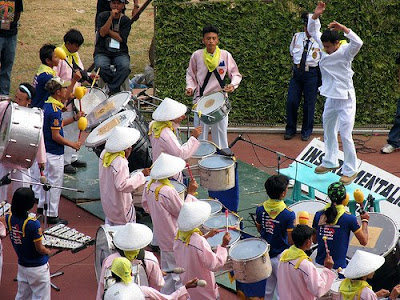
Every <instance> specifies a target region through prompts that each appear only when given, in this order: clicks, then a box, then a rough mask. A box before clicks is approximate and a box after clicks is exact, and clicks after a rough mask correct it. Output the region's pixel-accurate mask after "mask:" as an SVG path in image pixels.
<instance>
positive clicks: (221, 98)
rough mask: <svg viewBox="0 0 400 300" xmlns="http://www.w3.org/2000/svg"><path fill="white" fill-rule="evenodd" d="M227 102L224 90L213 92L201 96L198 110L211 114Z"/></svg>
mask: <svg viewBox="0 0 400 300" xmlns="http://www.w3.org/2000/svg"><path fill="white" fill-rule="evenodd" d="M224 102H225V95H224V94H223V93H222V92H217V93H213V94H210V95H207V96H204V97H202V98H200V100H199V101H198V102H197V110H198V111H200V112H201V113H203V114H209V113H211V112H213V111H215V110H216V109H218V108H219V107H221V106H222V105H223V104H224Z"/></svg>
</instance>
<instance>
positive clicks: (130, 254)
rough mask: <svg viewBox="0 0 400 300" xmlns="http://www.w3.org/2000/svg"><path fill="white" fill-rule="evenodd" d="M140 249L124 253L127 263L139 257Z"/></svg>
mask: <svg viewBox="0 0 400 300" xmlns="http://www.w3.org/2000/svg"><path fill="white" fill-rule="evenodd" d="M139 252H140V249H139V250H132V251H124V255H125V257H126V258H127V259H129V261H132V260H134V259H136V258H137V256H138V255H139Z"/></svg>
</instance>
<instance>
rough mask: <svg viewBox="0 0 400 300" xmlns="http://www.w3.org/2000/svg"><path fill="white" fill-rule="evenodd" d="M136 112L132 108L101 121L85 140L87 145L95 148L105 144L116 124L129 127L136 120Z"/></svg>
mask: <svg viewBox="0 0 400 300" xmlns="http://www.w3.org/2000/svg"><path fill="white" fill-rule="evenodd" d="M135 118H136V113H135V112H134V111H132V110H126V111H123V112H120V113H118V114H116V115H115V116H113V117H110V118H109V119H108V120H106V121H104V122H103V123H101V124H100V125H99V126H97V127H96V128H95V129H93V131H92V132H91V133H90V134H89V135H88V137H87V138H86V141H85V145H86V147H89V148H94V147H97V146H99V145H102V144H104V143H105V142H106V141H107V139H108V137H109V136H110V134H111V132H112V129H113V128H114V127H116V126H123V127H129V126H130V124H131V123H132V122H133V121H134V120H135Z"/></svg>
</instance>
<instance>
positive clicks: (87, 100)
mask: <svg viewBox="0 0 400 300" xmlns="http://www.w3.org/2000/svg"><path fill="white" fill-rule="evenodd" d="M106 99H107V95H106V94H105V93H104V92H103V90H101V89H99V88H97V87H93V88H90V87H89V88H87V92H86V94H85V95H84V96H83V97H82V99H81V101H80V102H81V104H79V99H75V100H74V105H75V107H76V108H78V109H79V108H80V105H82V111H84V112H85V113H86V114H90V113H91V112H92V111H93V109H94V108H95V107H96V106H97V105H99V104H101V103H102V102H103V101H105V100H106Z"/></svg>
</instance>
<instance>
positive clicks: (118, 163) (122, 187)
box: [110, 157, 146, 193]
mask: <svg viewBox="0 0 400 300" xmlns="http://www.w3.org/2000/svg"><path fill="white" fill-rule="evenodd" d="M125 160H126V159H125V158H121V157H117V158H116V159H115V160H114V162H115V164H114V162H113V164H112V165H111V166H110V167H114V172H113V174H114V185H115V188H116V189H117V190H118V191H119V192H123V193H131V192H133V190H135V189H137V188H138V187H140V186H141V185H142V184H144V183H145V182H146V179H145V177H144V175H143V173H142V172H137V173H136V174H135V176H133V177H130V174H129V167H128V161H125Z"/></svg>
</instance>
